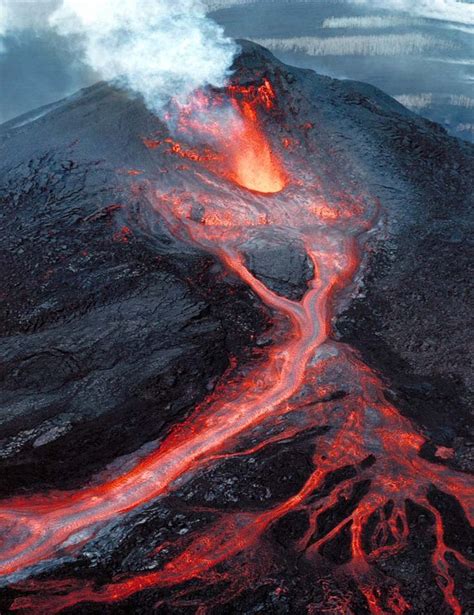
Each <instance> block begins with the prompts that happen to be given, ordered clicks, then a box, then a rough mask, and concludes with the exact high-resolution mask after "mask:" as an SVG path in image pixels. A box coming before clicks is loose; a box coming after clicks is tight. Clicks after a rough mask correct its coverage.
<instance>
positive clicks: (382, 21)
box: [323, 15, 423, 30]
mask: <svg viewBox="0 0 474 615" xmlns="http://www.w3.org/2000/svg"><path fill="white" fill-rule="evenodd" d="M421 23H423V22H422V21H421V20H417V19H413V18H411V17H389V16H385V17H381V16H376V15H373V16H367V17H329V18H328V19H325V20H324V21H323V28H331V29H332V28H351V29H354V30H355V29H361V30H362V29H371V28H374V29H387V28H397V27H400V26H416V25H419V24H421Z"/></svg>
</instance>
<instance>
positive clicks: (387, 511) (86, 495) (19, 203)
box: [0, 41, 474, 615]
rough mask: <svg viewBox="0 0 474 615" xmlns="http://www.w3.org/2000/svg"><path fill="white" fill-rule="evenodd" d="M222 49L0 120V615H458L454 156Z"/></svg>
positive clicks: (461, 165) (280, 68) (460, 510)
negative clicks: (192, 77)
mask: <svg viewBox="0 0 474 615" xmlns="http://www.w3.org/2000/svg"><path fill="white" fill-rule="evenodd" d="M241 45H242V53H241V55H240V56H239V57H238V58H237V60H236V62H235V72H234V75H233V77H232V81H231V84H230V85H229V87H227V88H226V89H225V90H222V91H207V92H205V93H201V94H200V95H199V97H198V98H197V101H198V103H199V104H200V105H204V106H208V107H209V105H211V106H212V107H213V109H214V110H217V112H219V110H220V108H221V107H223V106H225V105H227V106H230V108H231V109H232V110H233V113H234V115H235V116H237V117H239V118H240V120H239V121H240V122H241V124H240V129H239V131H238V134H237V133H235V135H234V133H233V132H232V130H230V131H228V132H226V133H225V134H221V133H220V132H219V131H220V128H219V127H217V131H218V134H212V135H211V136H212V139H211V136H210V135H208V134H206V131H207V130H208V129H209V127H208V126H207V127H206V128H205V129H203V128H202V127H200V128H199V127H198V129H197V130H196V127H195V126H193V125H192V121H193V117H195V116H193V115H192V114H190V113H188V110H186V109H185V110H183V112H182V114H181V116H180V117H179V119H178V133H179V135H180V137H179V138H177V137H176V134H173V135H171V134H170V133H169V132H168V129H167V128H166V127H165V125H164V124H163V123H162V122H160V121H159V120H158V119H157V118H156V117H155V116H154V115H152V114H151V113H150V112H148V111H147V110H146V108H145V107H144V105H143V104H142V102H141V101H140V100H137V99H133V98H131V97H130V95H128V94H127V93H125V92H122V91H119V90H117V89H115V88H113V87H111V86H110V85H108V84H104V83H102V84H98V85H96V86H93V87H92V88H89V89H86V90H83V91H81V92H79V93H78V94H76V95H74V96H72V97H71V98H68V99H66V100H64V101H61V102H59V103H57V104H55V105H50V106H49V107H45V108H43V109H40V110H37V111H36V112H34V113H30V114H28V115H26V116H23V117H21V118H18V119H16V120H13V121H11V122H9V123H7V124H5V125H3V126H2V127H0V173H1V175H0V201H1V208H0V216H1V218H2V226H1V233H2V242H1V247H2V263H3V265H2V274H3V275H2V278H3V279H2V285H1V293H2V304H1V310H2V312H1V319H0V326H1V328H2V335H3V338H2V340H1V356H2V363H1V365H0V378H1V382H2V389H1V402H2V406H1V410H0V476H1V480H0V495H1V500H0V587H1V589H0V611H1V612H2V613H7V612H14V613H16V612H19V613H48V614H50V613H57V612H65V613H66V612H67V613H87V614H90V613H155V612H156V613H169V614H178V613H183V614H188V613H189V614H194V613H196V614H198V615H213V614H222V613H239V614H240V613H242V614H245V615H247V614H249V615H250V614H253V613H281V614H284V613H297V612H301V613H307V614H308V615H316V614H319V613H328V614H329V613H331V614H341V615H343V614H344V615H345V614H348V613H355V614H357V615H359V614H361V615H365V614H367V613H371V614H375V615H377V614H384V613H387V614H392V615H404V614H410V613H414V614H423V613H439V614H441V615H444V614H446V615H448V614H451V613H455V614H460V613H468V612H470V611H469V608H470V607H469V605H470V604H471V605H472V595H471V596H470V595H469V594H470V590H472V587H473V582H472V576H470V575H472V573H471V570H472V558H473V551H472V545H473V534H472V527H471V525H470V523H469V520H471V521H472V515H473V508H472V507H473V501H472V500H473V482H472V479H471V475H470V473H469V472H470V471H472V467H473V464H472V453H471V452H470V451H472V448H470V439H469V438H470V433H469V426H470V423H471V424H472V420H471V419H470V415H469V412H468V408H469V402H470V400H471V399H472V398H471V397H470V395H471V393H472V387H471V385H472V382H470V381H469V337H468V331H469V321H470V318H471V311H470V309H469V305H470V304H469V287H470V280H471V279H472V271H470V269H469V262H470V261H471V262H472V259H470V258H469V257H470V252H469V234H470V232H471V231H472V217H471V218H470V217H469V213H470V212H472V202H471V203H470V201H469V199H470V198H471V195H472V194H473V193H474V190H473V187H474V186H473V181H472V169H473V167H474V147H473V146H471V145H469V144H468V143H465V142H462V141H460V140H457V139H455V138H452V137H449V136H448V135H447V134H446V132H445V131H444V130H443V129H442V128H441V127H440V126H438V125H436V124H433V123H431V122H428V121H427V120H424V119H422V118H420V117H418V116H416V115H414V114H412V113H411V112H408V111H407V110H406V109H404V108H403V107H402V106H400V105H399V104H398V103H396V102H395V101H394V100H393V99H391V98H390V97H388V96H386V95H385V94H383V93H382V92H380V91H379V90H377V89H375V88H373V87H371V86H368V85H364V84H361V83H355V82H349V81H345V82H341V81H337V80H333V79H329V78H327V77H323V76H320V75H317V74H315V73H314V72H312V71H308V70H301V69H296V68H293V67H288V66H285V65H283V64H282V63H280V62H278V61H277V60H276V59H275V58H274V57H273V56H272V55H271V54H270V53H269V52H267V51H266V50H264V49H263V48H261V47H259V46H257V45H254V44H250V43H248V42H245V41H242V42H241ZM212 130H213V131H214V133H215V130H214V128H212ZM196 135H197V136H196ZM229 135H230V136H229ZM206 136H208V137H209V139H210V141H211V142H212V143H211V146H209V143H206ZM234 136H235V138H234ZM471 303H472V302H471Z"/></svg>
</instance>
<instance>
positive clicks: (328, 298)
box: [0, 81, 473, 615]
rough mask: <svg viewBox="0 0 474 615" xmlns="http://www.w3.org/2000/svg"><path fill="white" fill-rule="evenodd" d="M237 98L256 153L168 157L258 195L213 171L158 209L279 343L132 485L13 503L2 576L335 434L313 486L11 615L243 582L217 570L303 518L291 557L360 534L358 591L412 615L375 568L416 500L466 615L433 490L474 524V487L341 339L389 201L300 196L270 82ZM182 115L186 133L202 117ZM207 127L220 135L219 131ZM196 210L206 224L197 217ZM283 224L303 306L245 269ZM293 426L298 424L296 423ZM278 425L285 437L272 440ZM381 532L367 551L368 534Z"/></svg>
mask: <svg viewBox="0 0 474 615" xmlns="http://www.w3.org/2000/svg"><path fill="white" fill-rule="evenodd" d="M230 95H231V96H232V100H233V101H234V102H233V105H234V108H236V109H239V110H240V111H241V116H242V117H243V127H244V128H243V131H242V130H241V132H240V134H241V135H243V137H244V138H243V141H244V142H245V144H247V145H248V144H249V143H250V145H248V147H241V146H242V142H240V143H239V144H238V147H236V149H235V150H232V148H231V150H230V151H226V152H225V155H224V154H223V153H222V152H220V151H219V148H218V147H217V146H216V143H217V144H219V143H221V144H222V143H228V141H227V139H223V140H221V141H219V138H217V139H214V141H213V153H212V154H211V153H208V155H203V154H202V151H201V153H199V152H195V153H196V156H195V157H194V153H193V155H192V156H191V155H190V154H189V152H190V151H191V150H190V148H183V147H181V146H180V147H179V148H177V147H174V142H172V143H169V142H168V143H167V144H166V147H170V145H171V153H172V154H173V155H178V156H180V157H183V153H184V152H186V153H185V154H184V157H186V158H188V159H190V160H192V161H193V162H196V163H197V164H199V165H201V166H202V167H203V168H204V169H205V170H207V171H209V172H210V173H211V174H216V175H218V176H220V178H222V176H224V177H228V178H232V179H233V180H234V181H235V182H237V183H238V184H240V185H241V186H244V187H246V188H248V189H249V190H252V191H255V193H249V194H247V195H245V196H242V194H240V192H241V191H240V190H238V189H236V188H235V186H231V187H229V186H227V185H226V184H225V182H222V179H220V181H219V182H216V181H215V180H214V179H213V178H212V177H211V175H209V176H204V175H203V176H202V178H201V180H202V181H201V184H200V186H201V187H202V192H199V191H198V190H193V191H188V190H185V189H182V188H180V187H175V186H173V187H167V186H166V185H160V186H153V187H152V194H153V201H154V208H155V211H156V212H157V214H158V215H159V216H161V218H162V219H163V220H164V221H165V222H166V224H167V226H168V228H169V229H170V230H171V231H172V232H173V233H176V234H177V235H179V237H181V238H184V239H186V240H187V241H189V242H190V243H192V244H193V245H195V246H198V247H199V248H202V249H203V250H205V251H207V252H209V253H212V254H214V255H215V256H216V257H217V258H219V259H220V261H221V262H222V263H223V264H224V265H225V267H226V269H227V271H229V272H231V273H232V274H234V275H235V276H236V277H237V278H239V279H240V280H241V281H242V282H244V283H245V284H246V285H247V286H248V287H249V288H250V289H251V290H252V291H253V292H254V293H255V294H256V295H257V296H258V297H260V299H261V300H262V301H263V302H264V303H265V304H266V305H267V306H268V308H269V309H270V310H271V311H272V313H273V314H274V320H275V330H274V338H275V339H276V340H277V342H276V343H275V344H274V346H272V347H270V349H269V350H268V352H267V355H266V357H265V360H262V361H260V362H259V363H258V364H256V365H255V366H254V367H253V369H251V370H250V371H247V372H245V373H244V374H241V375H240V376H238V377H236V378H234V379H229V380H228V381H224V382H222V383H221V384H220V385H219V386H218V387H217V388H216V389H215V391H214V392H213V393H212V394H211V395H210V396H209V398H208V399H207V400H205V401H204V402H203V403H202V404H201V405H200V406H199V407H198V408H197V409H196V410H195V412H194V413H193V414H192V415H191V416H190V417H189V418H188V419H187V420H186V421H184V422H183V423H182V424H180V425H177V426H176V427H175V428H174V429H173V430H172V431H171V433H170V434H169V435H168V437H167V438H165V440H164V441H163V442H162V443H161V444H160V445H159V447H158V448H157V449H156V450H155V451H154V452H153V453H151V454H150V455H148V456H147V457H146V458H144V459H142V460H140V461H137V463H136V465H135V466H134V467H133V468H132V469H130V470H128V471H127V472H125V473H124V474H123V475H121V476H117V477H115V478H113V479H111V480H108V481H103V482H101V483H98V484H96V485H94V486H92V487H88V488H84V489H82V490H79V491H76V492H61V493H50V494H46V495H38V496H32V497H28V498H21V497H17V498H13V499H11V500H9V501H3V502H1V503H0V527H1V528H2V529H3V535H2V542H1V544H0V577H1V576H3V577H8V575H15V574H16V573H21V572H24V571H25V570H27V569H28V568H29V567H31V566H33V565H35V564H38V562H42V561H46V560H55V559H57V558H60V557H61V556H62V555H64V554H65V553H68V554H69V555H70V554H71V553H75V552H77V551H78V549H79V547H80V546H81V545H83V544H84V543H86V542H87V541H88V540H90V538H91V537H92V536H93V535H94V533H95V532H96V531H97V529H98V528H100V527H102V526H103V525H104V524H105V523H107V522H109V521H112V520H115V519H116V518H117V516H118V515H121V514H123V513H125V512H128V511H132V510H136V509H138V508H139V507H141V506H143V505H144V504H147V503H150V502H152V501H154V500H155V499H156V498H158V497H160V496H164V495H167V494H169V493H171V492H173V491H175V490H176V489H177V482H176V481H177V480H178V479H179V480H180V481H181V484H182V481H183V480H185V479H186V478H189V477H191V476H192V475H193V474H194V473H195V472H196V470H198V469H204V468H206V467H208V466H209V465H210V464H211V463H213V462H215V461H216V460H219V459H224V458H232V457H233V456H236V455H250V454H253V453H254V452H255V451H256V450H258V449H260V448H264V447H266V446H268V445H269V444H271V443H274V442H276V441H279V440H282V441H283V440H287V439H291V438H292V437H294V436H295V435H296V434H298V433H300V432H307V433H311V429H313V428H322V427H326V426H328V425H330V426H331V429H330V430H329V431H328V432H327V434H325V435H324V437H323V438H319V439H318V441H317V444H316V445H315V453H314V456H313V459H312V466H313V467H312V470H311V472H310V473H309V476H308V478H307V480H306V482H305V483H304V485H303V486H302V487H301V489H300V490H299V492H298V493H296V494H295V495H293V496H292V497H290V498H288V499H287V500H286V501H284V502H283V503H280V504H278V505H276V506H274V507H273V508H269V509H268V510H265V511H263V512H261V511H260V512H255V511H250V512H245V511H243V512H242V511H239V512H235V511H230V512H225V511H224V512H222V511H221V512H220V513H219V516H218V519H217V521H215V522H214V523H213V524H212V525H211V526H210V527H207V528H205V529H203V530H200V531H198V532H196V533H195V534H194V535H192V536H191V537H190V539H187V540H186V541H184V542H183V544H182V547H181V549H178V552H177V554H175V555H172V556H170V558H169V559H168V561H166V563H164V564H163V565H162V567H161V569H159V570H154V571H152V572H146V573H141V574H138V575H131V576H130V577H129V578H123V577H122V578H120V579H115V580H111V582H110V583H108V584H106V585H104V586H102V587H96V586H95V585H94V584H93V583H92V582H81V581H73V580H72V581H58V582H56V583H55V582H47V583H41V582H31V581H30V582H28V583H26V584H24V585H23V586H22V589H23V591H24V592H25V593H27V592H31V595H29V596H28V595H27V596H22V597H20V598H18V599H16V600H15V602H14V603H13V606H12V608H13V609H17V610H26V611H30V612H31V611H33V612H38V613H45V614H46V613H48V614H52V613H56V612H59V611H61V610H63V609H65V608H67V607H69V606H71V605H74V604H77V603H80V602H86V601H89V602H103V603H107V602H116V601H119V600H123V599H125V598H127V597H128V596H130V595H132V594H133V593H136V592H139V591H142V590H144V589H146V588H150V587H154V586H158V587H167V588H171V587H172V586H175V585H179V584H182V583H184V582H186V581H188V580H190V579H200V580H201V582H202V583H204V584H206V583H207V584H213V583H217V582H221V581H228V582H232V583H234V584H238V582H239V581H238V580H235V579H234V578H233V572H232V570H231V572H230V573H225V572H217V571H216V570H215V568H216V566H217V565H218V564H222V563H224V562H230V563H231V562H232V558H233V557H234V556H236V555H237V554H239V553H242V552H249V553H251V552H252V550H257V549H258V547H259V544H260V539H261V537H262V535H263V534H264V533H265V532H266V530H267V529H268V528H270V527H271V526H272V524H274V523H275V522H276V521H278V520H279V519H281V518H282V517H283V516H284V515H286V514H287V513H288V512H290V511H304V512H305V513H306V514H307V517H308V519H309V525H308V529H307V531H306V532H305V534H304V536H303V537H301V538H300V539H299V540H298V541H297V543H296V544H295V546H294V548H295V550H296V551H297V552H298V553H302V554H304V557H305V558H306V559H307V560H308V561H309V562H311V561H315V562H317V557H318V554H319V553H320V551H321V549H322V547H324V545H325V544H327V543H328V542H329V541H330V540H331V539H333V538H334V537H335V536H336V535H338V533H339V532H342V531H345V530H346V529H348V531H349V532H350V550H351V560H350V562H348V563H346V564H343V565H341V570H342V572H343V573H344V574H345V575H347V576H348V577H352V578H353V579H354V580H355V582H356V583H357V585H358V587H359V590H360V592H361V594H362V595H363V596H364V597H365V600H366V603H367V608H368V609H369V610H370V612H371V613H372V614H373V615H382V614H384V613H391V614H396V615H403V614H404V613H408V612H409V611H410V608H411V607H410V605H409V603H408V601H407V599H406V597H404V595H403V590H402V589H401V588H400V587H399V586H398V585H397V584H396V583H395V582H393V581H390V580H388V581H387V579H386V578H383V576H382V574H381V573H380V572H379V571H377V570H376V568H375V566H374V563H376V562H377V561H380V560H381V559H383V558H386V557H389V556H390V555H393V554H394V553H397V552H400V551H401V550H403V549H404V548H405V546H406V544H407V541H408V538H409V529H408V521H407V512H406V502H407V500H412V501H414V502H417V503H418V504H420V505H421V506H423V507H425V509H426V510H428V511H429V512H430V514H431V515H432V516H433V518H434V533H435V538H436V545H435V547H434V549H433V552H432V564H433V568H434V570H435V573H436V578H437V579H438V583H439V587H440V589H441V591H442V592H443V595H444V598H445V601H446V603H447V604H448V605H449V606H450V608H451V610H452V611H453V612H454V613H455V614H456V615H459V614H460V613H461V607H460V605H459V603H458V600H457V598H456V595H455V588H454V581H453V577H452V574H451V571H450V564H449V557H454V558H455V559H456V560H457V561H458V562H459V563H460V564H462V565H465V566H468V565H470V563H469V562H468V561H467V560H466V558H465V557H463V555H462V554H461V553H459V552H458V551H456V550H454V549H453V548H450V547H448V546H447V545H446V543H445V538H444V529H443V522H442V519H441V515H440V513H439V511H438V510H437V509H436V508H435V507H434V506H433V505H432V504H431V502H430V501H429V498H428V491H429V489H430V486H431V485H434V486H435V487H437V488H438V489H439V490H441V491H443V492H445V493H448V494H450V495H452V496H454V497H456V498H457V499H458V501H459V502H460V504H461V505H462V507H463V509H464V511H465V513H466V515H467V516H468V518H469V519H472V516H473V501H472V500H473V489H472V483H470V482H469V480H468V478H467V477H466V476H465V475H463V474H460V473H456V472H454V471H452V470H450V469H449V468H448V467H446V466H443V465H441V464H432V463H430V462H429V461H427V460H425V459H423V458H422V457H420V455H419V452H420V449H421V447H422V446H423V444H424V442H425V439H424V437H423V436H422V435H421V434H420V433H419V432H418V431H417V429H416V428H415V426H414V425H413V424H412V423H411V422H410V421H409V420H408V419H407V418H405V417H403V416H402V415H401V414H400V413H399V412H398V411H397V409H396V408H395V407H394V406H393V405H391V404H390V403H388V402H387V400H386V399H385V397H384V393H383V387H382V384H381V382H380V380H379V378H378V377H377V376H376V375H375V374H374V373H373V372H372V371H371V370H370V369H369V368H368V367H367V366H366V365H364V364H363V363H362V362H361V361H360V359H359V357H358V356H357V355H356V354H355V353H354V352H353V351H352V350H351V349H350V348H348V347H347V346H345V345H344V344H341V343H337V342H335V341H334V340H332V339H331V319H332V318H333V316H334V313H335V306H336V304H337V300H338V297H339V296H340V293H341V291H342V290H343V289H344V288H346V287H347V286H349V285H350V284H351V283H352V281H353V280H354V277H355V274H356V273H357V271H358V268H359V265H360V261H361V252H362V249H363V246H364V240H365V234H366V232H367V230H369V229H371V228H372V227H373V225H374V224H375V223H376V221H377V216H378V207H377V204H375V203H373V202H372V201H370V200H368V199H365V200H364V199H363V198H360V197H359V198H349V197H347V196H344V199H340V200H338V201H337V202H334V203H329V202H325V201H323V200H322V199H321V197H320V196H318V195H317V194H315V192H314V189H313V187H312V186H310V187H304V186H300V187H298V186H294V185H293V186H291V184H292V182H287V179H286V173H285V172H284V171H283V168H282V165H281V162H280V160H279V159H278V157H277V156H276V155H275V154H274V153H273V152H272V149H271V145H270V143H269V142H268V141H267V140H266V139H265V136H264V133H263V131H262V129H261V126H260V124H259V120H258V110H259V109H264V110H268V111H270V110H271V109H272V105H273V102H274V97H275V94H274V91H273V88H272V87H271V85H270V84H269V83H268V81H264V83H263V84H262V86H260V87H258V88H257V87H253V86H251V87H248V88H237V86H234V87H233V88H231V89H230ZM185 119H186V123H187V125H189V122H190V119H192V118H190V116H189V115H188V116H187V117H186V118H185ZM241 127H242V124H241ZM205 130H208V131H209V130H210V131H211V132H213V133H214V134H215V132H216V130H217V133H218V134H219V130H220V131H222V128H220V129H219V128H218V127H216V126H211V127H210V128H209V127H206V129H205ZM153 147H155V146H154V145H153ZM157 147H158V146H157ZM160 147H161V144H160ZM237 150H238V151H237ZM193 152H194V150H193ZM285 186H287V189H286V190H283V188H284V187H285ZM258 193H267V196H263V195H261V194H258ZM196 208H197V209H198V210H199V212H200V215H199V216H196V215H194V214H193V212H194V211H195V209H196ZM271 227H274V228H279V229H281V228H286V229H287V230H288V231H291V233H292V235H293V236H298V238H299V239H300V240H301V242H302V243H303V245H304V246H305V249H306V253H307V255H308V257H309V259H310V260H311V262H312V264H313V268H314V277H313V279H312V280H311V281H310V283H309V284H308V290H307V292H306V294H305V295H304V297H303V298H302V299H301V301H294V300H290V299H287V298H285V297H282V296H279V295H278V294H276V293H275V292H273V291H272V290H271V289H270V288H269V287H267V286H266V285H265V284H264V283H263V282H262V281H260V280H258V279H257V278H256V277H255V276H254V275H253V274H252V273H251V272H250V271H249V269H248V267H247V266H246V261H245V254H244V249H243V247H242V246H244V244H245V242H246V241H248V240H249V239H250V238H252V237H253V236H254V233H256V232H259V231H260V230H261V229H262V228H265V229H270V228H271ZM336 382H337V383H341V382H342V383H345V385H344V386H345V388H344V397H343V398H338V399H337V400H335V399H333V398H332V397H331V394H330V393H331V392H334V390H335V383H336ZM339 386H341V385H339ZM336 390H337V389H336ZM295 416H297V417H298V420H297V421H292V420H291V419H292V417H295ZM275 425H278V426H280V430H279V431H276V432H273V433H272V435H268V434H270V433H271V429H270V428H271V427H273V426H275ZM249 435H252V436H253V437H254V438H257V437H258V442H259V443H258V444H255V443H254V444H252V445H251V446H249V445H248V444H246V443H248V442H249ZM341 468H352V470H353V473H352V474H349V475H348V476H347V477H346V478H343V479H341V481H340V482H338V483H337V484H335V486H334V487H333V488H332V490H330V491H329V492H328V491H327V490H326V491H325V490H324V485H325V484H326V481H327V480H328V478H329V477H330V476H331V475H333V474H334V472H336V471H338V470H340V469H341ZM360 484H363V485H365V487H364V489H363V490H362V491H361V492H360V497H359V498H358V500H357V501H356V503H355V505H354V506H353V508H352V510H351V511H349V512H348V514H347V516H346V517H345V518H344V519H343V520H342V521H340V522H339V523H337V524H336V525H335V526H334V527H330V528H326V529H325V530H324V529H323V528H322V525H321V519H322V518H323V516H324V515H325V514H326V513H327V512H328V511H331V510H332V509H333V508H334V506H336V505H337V503H338V502H339V501H341V499H350V498H351V497H354V493H355V491H356V490H357V488H358V485H360ZM372 521H374V523H373V526H374V528H373V530H372V532H371V536H370V541H369V542H370V549H368V548H367V546H364V540H363V534H364V532H365V531H366V528H367V527H368V525H369V523H370V522H372ZM448 556H449V557H448ZM249 566H250V564H249ZM12 579H13V580H14V579H15V577H14V576H12ZM387 583H388V587H387ZM242 584H243V585H244V584H245V581H244V580H242ZM382 587H384V588H385V590H384V592H382ZM183 591H184V590H183ZM172 600H173V598H172V597H170V603H172ZM346 606H347V605H346ZM308 612H309V611H308ZM341 612H342V611H341ZM344 612H349V611H348V610H346V611H344Z"/></svg>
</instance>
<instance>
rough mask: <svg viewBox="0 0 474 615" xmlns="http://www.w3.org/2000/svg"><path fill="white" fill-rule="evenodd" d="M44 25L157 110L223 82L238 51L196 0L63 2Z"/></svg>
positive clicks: (79, 0)
mask: <svg viewBox="0 0 474 615" xmlns="http://www.w3.org/2000/svg"><path fill="white" fill-rule="evenodd" d="M49 24H50V26H51V27H52V28H54V29H55V30H57V32H58V33H59V34H61V35H63V36H67V37H72V40H75V42H76V43H77V45H78V46H79V49H80V50H81V54H82V59H83V61H84V62H86V63H87V64H88V65H89V66H90V67H91V68H92V69H94V70H95V71H97V72H98V73H99V74H100V75H101V76H102V77H103V78H104V79H106V80H114V81H116V82H118V83H119V84H120V85H122V86H124V87H127V88H129V89H131V90H133V91H135V92H137V93H139V94H141V95H142V96H143V98H144V100H145V103H146V104H147V106H148V107H149V108H150V109H151V110H152V111H154V112H156V113H160V111H161V110H162V109H163V107H164V105H166V103H167V102H168V101H169V100H170V99H171V98H176V99H178V100H180V101H185V100H186V98H187V97H188V96H189V94H191V92H193V91H194V90H195V89H197V88H199V87H203V86H206V85H214V86H222V85H224V83H225V81H226V78H227V77H228V75H229V67H230V65H231V63H232V60H233V58H234V56H235V54H236V52H237V47H236V45H235V43H234V42H233V41H232V40H231V39H229V38H226V37H225V36H224V34H223V31H222V29H221V28H220V26H218V25H217V24H216V23H214V22H213V21H211V20H210V19H208V18H207V17H206V14H205V6H204V4H203V3H202V2H201V1H200V0H120V2H117V0H62V3H61V5H60V6H59V7H58V8H57V9H56V10H55V11H54V12H53V13H52V14H51V15H50V17H49Z"/></svg>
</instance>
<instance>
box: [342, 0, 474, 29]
mask: <svg viewBox="0 0 474 615" xmlns="http://www.w3.org/2000/svg"><path fill="white" fill-rule="evenodd" d="M352 2H353V3H354V4H359V5H365V6H368V7H373V8H378V9H386V10H394V11H403V12H405V13H408V14H409V15H412V16H413V15H416V16H419V17H428V18H430V19H439V20H442V21H453V22H456V23H462V24H467V25H474V4H472V3H471V2H463V1H462V0H352Z"/></svg>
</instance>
